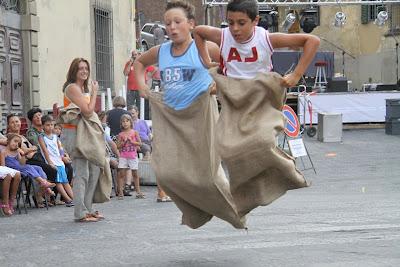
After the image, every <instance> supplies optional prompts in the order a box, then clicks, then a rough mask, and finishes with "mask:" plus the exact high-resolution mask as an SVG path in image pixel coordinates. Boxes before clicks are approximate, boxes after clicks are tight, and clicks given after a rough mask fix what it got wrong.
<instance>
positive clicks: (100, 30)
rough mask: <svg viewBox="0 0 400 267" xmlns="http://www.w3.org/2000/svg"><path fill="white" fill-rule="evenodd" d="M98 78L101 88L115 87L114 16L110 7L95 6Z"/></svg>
mask: <svg viewBox="0 0 400 267" xmlns="http://www.w3.org/2000/svg"><path fill="white" fill-rule="evenodd" d="M94 23H95V25H94V26H95V54H96V57H95V60H96V79H97V81H98V82H99V89H100V90H106V89H107V88H113V87H114V47H113V26H112V25H113V18H112V12H111V10H109V9H108V8H104V7H102V6H100V5H99V4H98V3H97V1H96V4H95V6H94Z"/></svg>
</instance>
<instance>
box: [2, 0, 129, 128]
mask: <svg viewBox="0 0 400 267" xmlns="http://www.w3.org/2000/svg"><path fill="white" fill-rule="evenodd" d="M0 3H1V5H0V78H1V87H0V89H1V92H0V93H1V94H0V96H1V102H0V107H1V114H2V115H3V116H2V121H3V127H2V128H4V117H5V115H6V114H7V113H10V112H14V113H19V114H25V112H26V111H27V110H29V109H30V108H31V107H34V106H35V107H40V108H42V109H44V110H51V109H52V106H53V104H54V103H58V104H59V105H62V85H63V83H64V82H65V77H66V74H67V71H68V68H69V65H70V63H71V61H72V60H73V59H74V58H76V57H83V58H86V59H87V60H88V61H89V62H90V64H91V78H92V79H96V80H98V81H99V84H100V90H103V91H105V90H106V88H111V89H112V90H120V89H121V88H122V86H123V85H125V77H124V76H123V67H124V64H125V62H126V60H127V59H128V58H129V56H130V51H131V49H133V48H135V42H136V39H135V22H134V14H135V1H134V0H57V1H49V0H2V1H1V2H0Z"/></svg>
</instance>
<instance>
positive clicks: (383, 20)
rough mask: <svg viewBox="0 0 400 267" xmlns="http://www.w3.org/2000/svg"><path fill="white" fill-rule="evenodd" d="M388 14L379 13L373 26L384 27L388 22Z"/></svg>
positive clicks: (384, 12)
mask: <svg viewBox="0 0 400 267" xmlns="http://www.w3.org/2000/svg"><path fill="white" fill-rule="evenodd" d="M388 17H389V15H388V13H387V12H386V11H384V10H383V11H380V12H379V13H378V15H377V16H376V19H375V22H374V24H376V25H377V26H378V27H382V26H383V25H385V23H386V21H387V20H388Z"/></svg>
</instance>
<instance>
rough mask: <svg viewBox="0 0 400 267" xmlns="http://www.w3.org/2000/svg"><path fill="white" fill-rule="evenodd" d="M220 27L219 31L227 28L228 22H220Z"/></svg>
mask: <svg viewBox="0 0 400 267" xmlns="http://www.w3.org/2000/svg"><path fill="white" fill-rule="evenodd" d="M220 27H221V29H223V28H226V27H228V22H226V21H223V22H221V25H220Z"/></svg>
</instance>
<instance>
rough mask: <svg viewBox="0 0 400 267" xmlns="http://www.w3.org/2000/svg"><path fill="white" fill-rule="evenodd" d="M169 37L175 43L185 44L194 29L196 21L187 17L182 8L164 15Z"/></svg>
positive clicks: (173, 9)
mask: <svg viewBox="0 0 400 267" xmlns="http://www.w3.org/2000/svg"><path fill="white" fill-rule="evenodd" d="M164 21H165V27H166V30H167V34H168V37H169V38H170V39H171V41H172V42H174V43H183V42H185V41H186V40H187V38H188V37H189V36H190V31H191V30H192V29H193V28H194V21H193V20H191V19H188V18H187V17H186V13H185V12H184V11H183V9H182V8H172V9H170V10H168V11H167V12H165V14H164Z"/></svg>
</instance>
